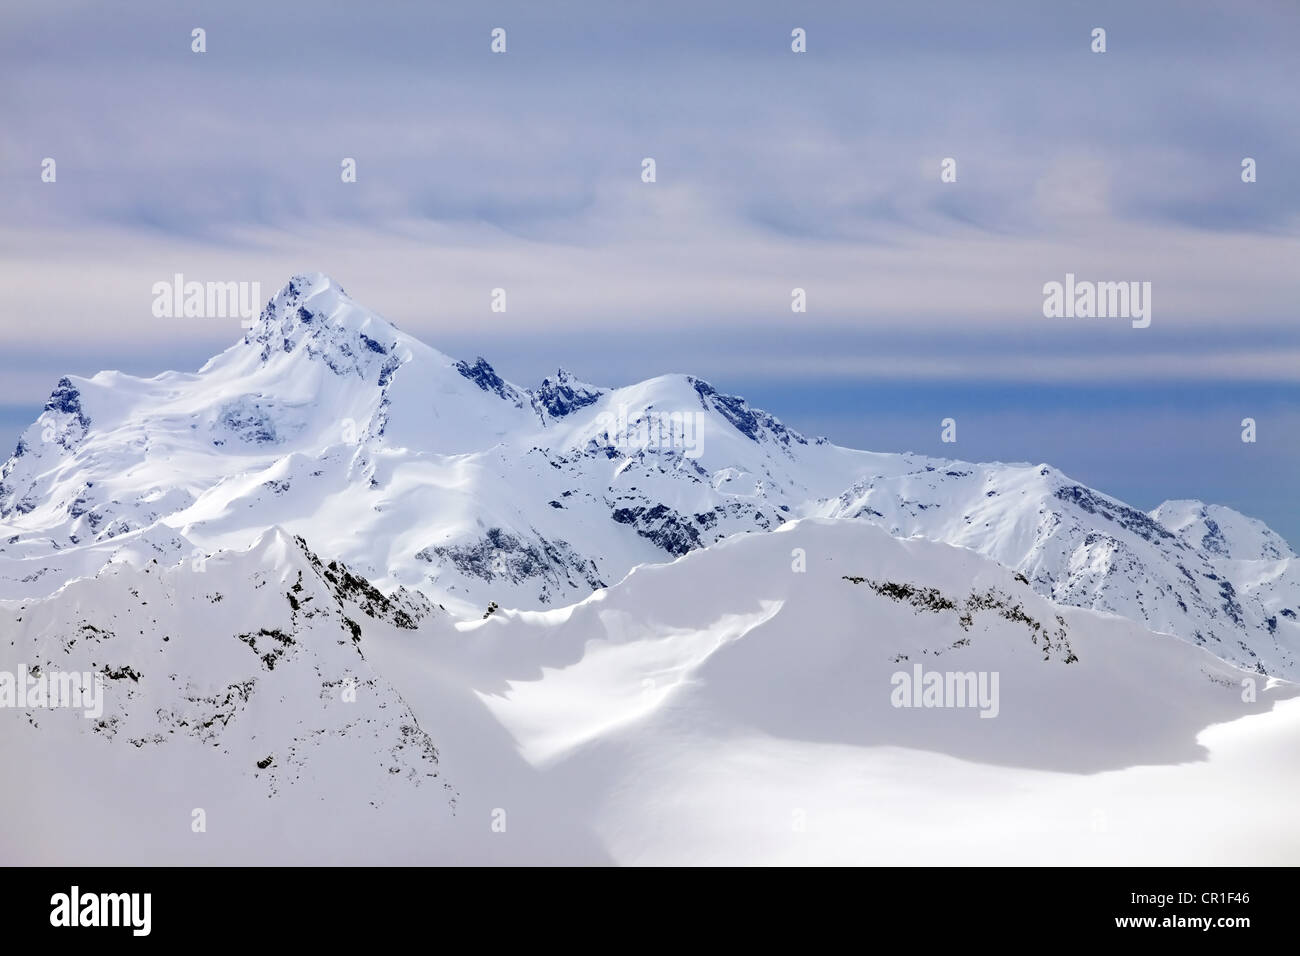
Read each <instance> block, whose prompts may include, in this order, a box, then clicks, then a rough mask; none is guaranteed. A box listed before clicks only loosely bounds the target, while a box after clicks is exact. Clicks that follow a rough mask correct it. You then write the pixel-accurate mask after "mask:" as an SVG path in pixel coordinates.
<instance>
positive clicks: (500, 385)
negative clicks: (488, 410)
mask: <svg viewBox="0 0 1300 956" xmlns="http://www.w3.org/2000/svg"><path fill="white" fill-rule="evenodd" d="M455 367H456V371H458V372H460V374H461V375H463V376H465V378H467V379H469V380H470V381H471V382H473V383H474V384H475V385H477V386H478V387H479V388H481V389H483V391H485V392H491V393H492V394H493V395H496V396H497V397H498V398H501V399H503V400H504V401H507V402H510V403H511V404H512V405H514V406H515V407H516V408H522V407H523V401H522V399H521V398H520V396H519V393H518V392H517V391H516V390H515V389H514V387H513V386H511V385H508V384H507V383H506V381H505V379H503V378H502V377H501V376H500V375H498V374H497V373H496V370H495V369H494V368H492V366H491V365H489V364H488V361H487V359H485V358H483V357H482V356H481V355H480V356H479V357H478V359H477V360H476V361H475V362H474V364H473V365H470V364H469V363H468V362H466V361H465V360H464V359H461V360H460V361H459V362H457V363H456V366H455Z"/></svg>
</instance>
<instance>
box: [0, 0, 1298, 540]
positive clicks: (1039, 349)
mask: <svg viewBox="0 0 1300 956" xmlns="http://www.w3.org/2000/svg"><path fill="white" fill-rule="evenodd" d="M498 26H499V27H503V28H505V29H506V31H507V38H508V52H507V53H506V54H504V55H493V54H492V53H490V52H489V39H490V37H489V33H490V31H491V29H492V28H493V27H498ZM194 27H203V28H204V29H205V30H206V31H207V46H208V51H207V52H206V53H203V54H195V53H192V52H191V51H190V31H191V29H193V28H194ZM794 27H802V28H804V29H805V30H806V31H807V36H808V52H807V53H805V54H794V53H792V52H791V51H790V31H791V30H792V29H793V28H794ZM1094 27H1103V28H1105V29H1106V30H1107V45H1108V50H1107V52H1106V53H1104V54H1095V53H1092V52H1091V51H1090V49H1089V45H1090V34H1091V31H1092V29H1093V28H1094ZM1297 46H1300V7H1297V6H1296V5H1295V4H1294V3H1290V2H1277V3H1269V2H1254V3H1248V4H1237V5H1228V4H1207V3H1196V2H1178V3H1158V2H1157V3H1144V4H1140V5H1138V4H1131V3H1104V2H1102V3H1098V2H1089V3H1070V2H1064V3H1050V4H1045V3H1041V2H1023V3H993V4H987V5H973V4H969V3H965V2H945V3H939V2H928V3H927V2H921V3H902V2H898V3H872V4H862V3H815V4H791V3H771V2H763V0H753V2H747V3H718V4H698V3H693V4H688V3H677V2H665V3H658V4H654V5H642V6H633V5H620V4H609V3H596V2H567V3H566V2H560V3H549V4H546V5H538V4H536V3H474V4H470V3H457V4H444V3H438V4H426V3H414V2H412V3H397V2H394V3H387V4H372V5H365V6H358V5H355V4H342V3H330V4H324V3H310V4H309V3H305V2H286V3H278V4H275V5H268V4H263V3H252V2H241V0H236V2H222V3H186V2H167V3H163V2H144V3H135V4H131V5H129V6H127V7H122V6H120V5H112V6H106V5H103V4H99V3H77V2H70V3H63V4H59V5H57V7H56V6H54V5H24V6H22V7H19V6H17V5H8V6H6V8H5V9H4V10H3V11H0V107H2V112H0V115H3V116H4V122H3V123H2V124H0V208H3V209H4V210H5V215H4V216H3V219H2V220H0V261H3V263H4V267H3V270H0V428H3V429H5V430H6V431H8V432H9V433H11V434H12V435H14V436H16V434H17V431H18V429H19V428H20V427H21V426H22V424H24V423H26V422H27V421H28V420H30V418H31V417H32V416H33V414H34V412H35V410H37V409H39V407H40V405H41V403H42V402H43V400H44V398H45V396H46V395H48V393H49V390H50V387H51V386H52V384H53V382H54V381H55V380H56V379H57V378H58V376H59V375H62V374H65V373H75V374H83V375H84V374H91V373H93V372H94V371H97V370H98V369H100V368H104V367H113V368H121V369H124V370H128V371H132V372H138V373H142V374H153V373H156V372H158V371H161V370H162V369H164V368H173V367H178V368H196V367H197V366H198V365H199V364H201V362H202V361H203V359H205V358H206V357H207V356H208V355H210V354H212V353H213V352H215V351H217V350H219V349H220V348H223V347H225V346H226V345H228V344H229V343H230V342H231V341H233V340H234V339H236V338H237V337H238V336H239V334H240V333H239V329H238V328H237V327H231V325H230V324H229V323H224V324H223V323H222V322H221V321H220V320H159V319H156V318H154V317H153V315H152V313H151V310H150V305H151V303H152V294H151V291H150V290H151V287H152V284H153V283H154V282H156V281H159V280H165V279H169V278H170V277H171V275H172V274H173V273H175V272H182V273H184V274H185V275H186V276H187V277H189V278H195V279H200V280H218V281H231V280H233V281H256V282H260V283H261V284H262V289H263V293H264V295H267V296H269V295H270V293H271V292H273V291H274V289H275V288H277V287H278V286H279V285H280V284H282V283H283V282H284V280H285V279H286V278H287V277H288V275H290V274H291V273H293V272H295V271H302V270H309V269H320V270H323V271H326V272H328V273H330V274H331V275H333V276H334V277H335V278H337V279H338V280H339V281H340V282H341V283H343V285H344V286H345V287H346V288H347V289H348V291H349V292H351V293H352V294H353V295H354V296H355V297H356V298H357V299H358V300H360V301H361V302H363V303H365V304H367V305H369V306H371V307H373V308H376V309H378V310H379V311H381V312H383V313H384V314H385V315H386V316H388V317H389V318H391V319H392V320H394V321H395V322H397V323H398V324H399V325H401V326H402V327H403V328H406V329H407V330H408V331H411V332H412V333H414V334H417V335H419V336H420V337H422V338H424V339H425V340H426V341H428V342H430V343H431V344H433V345H435V346H437V347H439V348H441V349H443V350H444V351H446V352H449V353H451V354H455V355H466V356H472V355H475V354H483V355H484V356H486V357H487V358H489V360H491V361H492V362H493V363H494V364H496V365H497V366H498V368H499V369H500V370H501V372H502V373H503V374H505V375H507V376H508V377H510V378H512V379H514V380H516V381H518V382H520V383H521V384H530V383H532V382H534V381H536V380H538V379H540V378H541V377H542V376H543V375H545V374H547V373H548V372H549V371H551V370H553V369H554V368H555V367H556V366H558V365H564V366H566V367H568V368H571V369H572V370H573V371H574V372H575V373H576V374H578V375H579V376H580V377H582V378H585V379H588V380H592V381H596V382H598V383H601V384H620V383H623V382H627V381H631V380H635V379H638V378H643V377H647V376H650V375H653V374H658V373H660V372H664V371H687V372H692V373H695V374H699V375H702V376H703V377H706V378H708V379H710V380H711V381H713V382H714V383H715V384H716V385H717V386H719V387H720V388H723V389H725V390H729V391H733V392H738V393H740V394H744V395H746V396H747V397H749V398H750V399H751V400H752V401H754V402H756V403H758V404H761V405H763V406H765V407H768V408H769V409H770V410H771V411H773V412H774V413H776V414H777V415H778V416H781V417H783V418H784V419H786V420H787V421H789V422H791V423H792V424H794V425H795V426H797V427H800V428H801V429H803V430H805V431H808V432H811V433H815V434H816V433H822V434H826V435H828V436H830V437H831V438H833V439H835V440H836V441H839V442H841V443H844V444H852V445H859V446H865V447H871V448H876V449H880V450H905V449H913V450H917V451H927V452H932V453H936V454H950V455H953V456H955V457H962V458H966V459H980V460H984V459H995V458H996V459H1013V460H1032V461H1051V462H1052V463H1054V464H1056V465H1057V466H1059V467H1061V468H1062V469H1063V470H1065V471H1067V472H1068V473H1071V474H1073V475H1074V476H1075V477H1077V478H1078V479H1080V480H1082V481H1085V482H1088V483H1090V484H1093V485H1095V486H1098V487H1100V488H1102V489H1103V490H1105V491H1107V492H1110V493H1112V494H1116V495H1118V496H1120V497H1123V498H1125V499H1127V500H1130V501H1131V502H1132V503H1134V504H1136V505H1138V506H1141V507H1152V506H1154V505H1155V504H1157V503H1158V502H1159V501H1160V500H1162V499H1164V498H1167V497H1201V498H1205V499H1207V500H1214V501H1219V502H1222V503H1225V504H1230V505H1232V506H1234V507H1238V508H1240V509H1241V510H1243V511H1246V512H1247V513H1250V514H1254V515H1256V516H1258V517H1261V518H1263V519H1264V520H1266V521H1268V522H1269V523H1270V524H1271V525H1273V526H1274V527H1276V528H1277V529H1278V530H1279V531H1281V532H1282V533H1283V534H1286V535H1287V536H1288V537H1289V538H1290V539H1291V540H1293V541H1297V542H1300V515H1298V514H1297V513H1296V511H1295V509H1294V508H1293V507H1292V501H1293V489H1294V488H1295V487H1296V485H1297V479H1300V452H1298V451H1297V449H1298V448H1300V442H1298V441H1297V439H1298V438H1300V420H1298V419H1300V415H1298V414H1297V405H1298V401H1297V399H1298V398H1300V394H1298V389H1300V332H1297V329H1298V328H1300V324H1298V323H1297V314H1296V313H1297V305H1296V303H1297V291H1298V290H1297V286H1298V285H1300V277H1298V276H1300V269H1297V263H1300V128H1297V125H1296V123H1295V117H1296V115H1297V106H1298V105H1300V103H1298V99H1300V94H1298V93H1297V90H1300V75H1298V73H1300V68H1298V67H1297V66H1296V57H1295V55H1294V51H1295V49H1296V48H1297ZM47 156H50V157H54V158H55V159H56V161H57V163H58V180H57V182H56V183H53V184H49V183H42V182H41V181H40V175H39V174H40V163H41V160H42V159H43V158H44V157H47ZM646 156H651V157H654V158H655V160H656V163H657V167H658V170H657V171H658V181H657V182H656V183H654V184H645V183H642V182H641V181H640V170H641V160H642V158H643V157H646ZM1246 156H1250V157H1253V158H1254V159H1255V160H1256V162H1257V164H1258V181H1257V182H1255V183H1252V184H1244V183H1242V182H1241V179H1240V162H1241V159H1242V158H1243V157H1246ZM343 157H354V158H355V159H356V160H357V165H358V181H357V182H356V183H355V184H343V183H341V182H340V177H339V164H340V161H341V159H342V158H343ZM944 157H953V158H955V159H956V160H957V171H958V175H957V182H955V183H941V182H940V181H939V164H940V161H941V160H942V159H943V158H944ZM1066 272H1073V273H1076V274H1077V275H1079V276H1080V277H1083V278H1092V279H1095V280H1136V281H1150V282H1151V283H1152V288H1153V319H1152V325H1151V327H1150V328H1148V329H1133V328H1131V327H1129V325H1128V323H1127V322H1124V321H1122V320H1103V319H1093V320H1064V319H1055V320H1053V319H1045V318H1044V317H1043V315H1042V292H1041V290H1042V286H1043V284H1044V283H1045V282H1048V281H1053V280H1058V281H1059V280H1061V279H1062V278H1063V276H1064V275H1065V273H1066ZM796 286H798V287H801V288H805V289H806V290H807V295H808V303H809V310H808V312H807V313H806V314H797V315H796V314H792V313H791V312H790V308H789V303H790V290H791V289H792V288H793V287H796ZM495 287H504V288H506V289H507V291H508V294H509V310H508V312H507V313H505V314H500V313H492V312H490V311H489V309H488V301H489V292H490V290H491V289H492V288H495ZM949 416H951V417H954V418H956V419H957V420H958V422H959V430H958V442H957V444H956V445H940V444H939V442H938V432H939V429H938V422H939V419H941V418H943V417H949ZM1247 416H1250V417H1255V418H1256V419H1257V420H1258V421H1259V441H1258V442H1257V443H1256V444H1255V445H1245V444H1243V443H1242V442H1241V441H1240V440H1239V435H1240V421H1241V419H1242V418H1243V417H1247Z"/></svg>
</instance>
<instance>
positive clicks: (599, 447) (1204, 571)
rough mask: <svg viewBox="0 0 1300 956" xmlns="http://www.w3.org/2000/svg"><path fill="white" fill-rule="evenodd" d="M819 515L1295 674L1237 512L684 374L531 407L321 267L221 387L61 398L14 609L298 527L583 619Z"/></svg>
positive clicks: (47, 437) (1275, 572)
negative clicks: (599, 593)
mask: <svg viewBox="0 0 1300 956" xmlns="http://www.w3.org/2000/svg"><path fill="white" fill-rule="evenodd" d="M805 515H817V516H825V517H850V518H856V519H861V520H866V521H870V522H873V523H876V524H880V525H881V526H883V527H884V528H886V530H888V531H889V532H890V533H891V534H893V535H896V536H902V537H910V536H918V535H919V536H921V537H925V538H929V539H932V540H936V541H943V542H947V543H951V544H956V545H959V546H962V547H965V548H970V549H972V550H975V551H978V552H979V553H981V554H984V555H987V556H989V557H991V558H994V559H995V560H997V561H999V562H1000V563H1002V564H1005V565H1007V566H1008V567H1010V568H1012V569H1014V570H1016V571H1019V572H1021V573H1022V574H1024V575H1025V576H1026V577H1027V578H1028V579H1029V581H1030V584H1031V586H1032V587H1034V588H1035V589H1036V590H1037V591H1038V592H1039V593H1041V594H1043V595H1045V596H1048V597H1051V598H1052V599H1053V600H1055V601H1058V602H1060V603H1063V604H1068V605H1073V606H1078V607H1090V608H1096V609H1099V610H1105V611H1110V612H1112V613H1116V614H1121V615H1123V616H1125V617H1129V618H1130V619H1132V620H1135V621H1137V622H1139V623H1141V624H1143V625H1144V626H1147V627H1150V628H1151V629H1153V630H1157V631H1163V632H1167V633H1171V634H1175V635H1177V636H1179V637H1182V638H1184V639H1186V640H1189V641H1193V642H1196V643H1198V644H1202V645H1204V646H1206V647H1207V648H1209V649H1210V650H1211V651H1212V652H1213V653H1215V654H1216V655H1218V656H1220V657H1223V658H1224V659H1226V660H1230V661H1233V662H1236V663H1239V664H1242V665H1245V666H1248V667H1250V668H1251V669H1254V670H1256V671H1258V672H1260V673H1269V674H1276V675H1282V676H1295V674H1296V668H1297V648H1298V647H1300V622H1297V619H1296V615H1297V612H1298V610H1300V579H1298V578H1297V572H1296V569H1295V560H1296V557H1295V555H1294V553H1293V552H1292V551H1291V549H1290V548H1289V547H1288V546H1287V545H1286V543H1285V542H1284V541H1282V539H1281V538H1280V537H1278V536H1277V535H1276V534H1275V533H1273V532H1272V531H1270V530H1269V529H1267V528H1266V527H1265V526H1263V525H1262V524H1261V523H1259V522H1257V521H1253V520H1252V519H1249V518H1246V517H1244V516H1242V515H1239V514H1237V513H1236V512H1233V511H1231V510H1230V509H1226V508H1219V507H1217V506H1204V505H1201V504H1200V503H1197V502H1191V503H1189V502H1169V503H1166V504H1165V505H1162V506H1161V507H1160V508H1158V509H1156V510H1155V511H1153V512H1152V513H1150V514H1144V513H1142V512H1140V511H1138V510H1136V509H1133V508H1130V507H1128V506H1126V505H1124V504H1123V503H1122V502H1119V501H1117V500H1115V499H1113V498H1110V497H1108V496H1106V495H1104V494H1102V493H1101V492H1098V491H1096V490H1093V489H1091V488H1088V487H1086V486H1083V485H1081V484H1079V483H1078V482H1075V481H1073V480H1071V479H1070V478H1069V477H1068V476H1065V475H1063V474H1061V473H1060V472H1059V471H1057V470H1055V469H1053V468H1051V467H1049V466H1047V465H1005V464H978V465H977V464H969V463H965V462H960V461H945V460H938V459H930V458H926V457H923V456H918V455H911V454H877V453H870V452H863V451H855V450H852V449H847V448H842V447H839V446H836V445H834V444H831V443H830V442H828V441H826V440H825V439H815V440H813V439H809V438H806V437H805V436H803V435H800V434H798V433H797V432H795V431H794V430H792V429H789V428H787V427H785V426H784V425H783V424H782V423H781V422H780V421H779V420H778V419H776V418H774V417H773V416H771V415H769V414H768V413H766V412H763V411H761V410H758V409H755V408H752V407H751V406H750V405H749V404H748V403H747V402H745V401H744V400H743V399H740V398H736V397H733V396H729V395H725V394H721V393H719V392H718V391H717V390H716V389H714V388H713V387H712V386H710V385H709V384H708V383H706V382H703V381H701V380H699V379H696V378H693V377H691V376H687V375H666V376H662V377H659V378H656V379H651V380H650V381H647V382H642V383H640V384H637V385H632V386H627V387H623V388H605V387H597V386H594V385H588V384H585V383H582V382H580V381H577V380H576V379H575V378H574V377H573V376H572V375H571V374H569V373H567V372H565V371H561V372H559V373H558V374H557V375H556V376H555V377H554V378H549V379H547V380H545V381H544V382H542V384H541V385H540V386H538V387H536V388H531V389H529V388H522V387H519V386H517V385H514V384H511V383H510V382H507V381H505V380H503V379H502V378H501V377H500V376H499V375H498V374H497V373H496V372H495V371H494V370H493V369H492V367H491V366H490V365H489V364H488V363H487V362H486V361H485V360H484V359H481V358H480V359H477V360H476V361H474V362H467V361H463V360H462V361H458V360H455V359H452V358H450V357H448V356H446V355H443V354H442V353H440V352H438V351H436V350H434V349H432V348H429V347H428V346H426V345H424V344H423V343H421V342H419V341H418V340H416V339H414V338H412V337H411V336H409V335H407V334H405V333H403V332H401V331H400V330H398V329H397V328H396V327H394V326H393V325H392V324H390V323H389V322H387V321H385V320H384V319H382V318H381V317H379V316H377V315H375V314H374V313H372V312H370V311H368V310H366V309H364V308H363V307H361V306H359V305H358V304H357V303H355V302H353V300H352V299H351V298H349V297H348V296H347V295H346V293H344V291H343V290H342V289H341V288H340V287H339V286H338V285H337V284H336V283H334V282H333V281H332V280H330V279H329V278H327V277H325V276H323V275H320V274H312V275H300V276H295V277H294V278H293V279H292V280H291V281H290V282H289V283H288V284H287V285H286V286H285V287H284V288H283V289H282V290H280V292H279V293H278V294H277V295H276V296H275V297H274V298H273V299H272V300H271V301H270V302H269V303H268V304H267V307H266V309H265V310H264V311H263V313H262V315H261V317H260V319H259V320H258V322H257V324H256V326H255V327H254V328H253V329H252V330H251V331H250V332H249V333H248V334H247V335H246V336H245V338H244V340H243V341H241V342H240V343H238V344H236V345H235V346H233V347H232V348H230V349H229V350H227V351H226V352H224V353H222V354H221V355H219V356H217V357H216V358H214V359H212V360H211V361H210V362H209V363H208V364H207V365H205V366H204V367H203V368H202V369H201V370H200V371H198V372H197V373H193V374H182V373H175V372H168V373H164V374H162V375H159V376H157V377H155V378H152V379H139V378H135V377H131V376H127V375H123V374H120V373H117V372H102V373H100V374H98V375H96V376H94V377H93V378H90V379H80V378H74V377H69V378H65V379H63V380H61V381H60V382H59V383H58V384H57V386H56V387H55V389H54V391H53V392H52V394H51V397H50V400H49V402H48V403H47V406H46V409H45V411H44V412H43V413H42V414H41V416H40V417H39V418H38V420H37V421H36V422H35V423H34V424H33V425H32V426H31V427H30V428H29V429H28V430H27V431H26V432H25V433H24V434H23V436H22V437H21V439H20V440H19V443H18V446H17V449H16V451H15V453H14V456H13V457H12V458H11V459H10V460H9V461H8V462H6V463H5V465H4V466H3V469H2V470H0V597H8V598H30V597H38V596H43V595H48V594H51V593H53V592H55V591H56V590H58V589H59V588H60V587H62V586H63V585H64V584H65V583H67V582H68V581H71V580H73V579H75V578H78V577H87V576H93V575H94V574H96V573H97V572H98V570H99V569H100V568H101V567H103V565H104V564H105V563H106V562H108V561H111V560H123V559H125V560H131V561H133V562H135V563H136V564H137V565H138V564H142V563H147V562H149V561H151V560H154V559H157V560H158V561H160V562H161V563H163V564H174V563H175V562H177V561H179V560H182V559H185V560H197V559H201V558H202V557H203V556H204V555H207V554H210V553H214V552H217V551H219V550H222V549H232V548H233V549H245V548H248V547H249V546H250V545H251V544H252V543H253V542H254V541H256V540H257V539H258V538H259V537H261V536H262V535H263V534H264V533H265V531H266V530H267V529H268V528H269V527H271V526H272V525H276V526H279V527H281V528H283V529H285V531H286V532H287V533H289V534H291V535H301V536H303V537H305V538H306V539H307V540H308V541H309V542H310V545H311V546H312V547H313V548H314V549H316V550H317V551H318V552H319V553H321V554H322V555H327V556H329V557H330V558H333V559H337V560H341V561H345V562H346V563H347V564H348V565H350V566H351V567H353V568H355V569H356V570H357V572H358V573H360V574H363V575H365V576H366V577H367V578H368V579H370V580H372V581H373V582H374V583H375V584H376V586H378V587H380V588H382V589H392V588H395V587H399V586H402V587H406V588H408V589H411V590H417V591H421V592H423V593H424V594H425V595H426V596H427V597H428V598H429V600H430V601H432V602H433V603H436V604H439V605H442V606H443V607H444V608H446V609H447V610H449V611H450V612H451V613H453V614H456V615H460V616H467V617H477V616H478V615H480V614H482V613H483V611H484V610H485V608H486V607H487V605H488V604H489V602H497V603H498V604H499V605H501V606H505V607H515V608H541V607H552V606H557V605H562V604H566V603H569V602H572V601H575V600H580V599H581V598H583V597H585V596H586V595H588V594H590V593H591V592H592V591H593V590H594V589H596V588H599V587H601V586H603V585H607V584H612V583H614V582H616V581H618V580H619V579H621V578H622V577H623V576H624V575H625V574H626V573H627V572H628V571H629V570H631V569H632V568H633V567H635V566H637V565H639V564H642V563H646V562H653V561H661V560H664V559H667V558H672V557H676V556H680V555H682V554H685V553H687V552H689V551H691V550H694V549H696V548H700V547H704V546H708V545H710V544H713V543H715V542H717V541H720V540H722V539H723V538H725V537H727V536H728V535H731V534H734V533H736V532H740V531H770V530H773V529H776V528H778V527H780V526H781V525H782V524H783V523H784V522H787V521H790V520H792V519H794V518H797V517H800V516H805Z"/></svg>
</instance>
